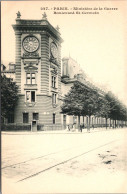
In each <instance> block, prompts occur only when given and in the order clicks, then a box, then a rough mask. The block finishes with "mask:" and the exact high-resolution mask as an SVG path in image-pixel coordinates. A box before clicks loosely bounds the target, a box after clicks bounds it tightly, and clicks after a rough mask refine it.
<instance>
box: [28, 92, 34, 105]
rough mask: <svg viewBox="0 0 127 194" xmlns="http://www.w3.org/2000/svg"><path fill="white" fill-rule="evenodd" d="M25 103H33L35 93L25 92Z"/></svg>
mask: <svg viewBox="0 0 127 194" xmlns="http://www.w3.org/2000/svg"><path fill="white" fill-rule="evenodd" d="M26 102H35V91H26Z"/></svg>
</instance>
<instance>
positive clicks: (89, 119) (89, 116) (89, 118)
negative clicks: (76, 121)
mask: <svg viewBox="0 0 127 194" xmlns="http://www.w3.org/2000/svg"><path fill="white" fill-rule="evenodd" d="M90 121H91V116H89V126H88V129H89V130H90Z"/></svg>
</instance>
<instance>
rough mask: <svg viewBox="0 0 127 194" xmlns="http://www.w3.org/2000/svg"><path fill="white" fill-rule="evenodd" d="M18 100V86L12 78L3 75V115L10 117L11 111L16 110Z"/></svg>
mask: <svg viewBox="0 0 127 194" xmlns="http://www.w3.org/2000/svg"><path fill="white" fill-rule="evenodd" d="M17 100H18V86H17V85H16V83H15V82H12V80H11V78H7V77H6V76H5V75H4V76H1V116H2V117H3V118H8V115H9V113H10V112H12V111H14V108H15V105H16V102H17Z"/></svg>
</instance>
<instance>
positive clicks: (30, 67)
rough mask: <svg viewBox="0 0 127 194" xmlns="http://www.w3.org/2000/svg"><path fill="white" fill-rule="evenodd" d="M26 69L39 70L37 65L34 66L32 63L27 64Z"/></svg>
mask: <svg viewBox="0 0 127 194" xmlns="http://www.w3.org/2000/svg"><path fill="white" fill-rule="evenodd" d="M24 69H25V71H27V72H28V71H37V70H38V68H37V67H35V66H33V65H32V64H30V65H27V66H26V67H24Z"/></svg>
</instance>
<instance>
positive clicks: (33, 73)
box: [2, 12, 103, 130]
mask: <svg viewBox="0 0 127 194" xmlns="http://www.w3.org/2000/svg"><path fill="white" fill-rule="evenodd" d="M12 27H13V29H14V32H15V41H16V55H15V64H14V63H10V64H9V69H8V70H7V69H6V67H4V65H3V66H2V74H6V75H7V77H10V76H12V78H13V79H14V81H16V83H17V85H18V88H19V89H18V94H19V100H18V104H17V106H16V108H15V111H14V121H13V122H14V123H15V124H17V125H21V124H23V125H31V124H32V126H33V129H34V125H36V126H37V125H38V126H39V129H45V130H46V129H52V130H53V129H63V128H66V125H67V124H73V123H74V122H75V123H77V117H75V116H67V115H62V114H61V113H60V112H61V108H60V107H61V104H62V99H63V98H64V95H65V94H67V92H68V91H69V90H70V88H71V86H72V85H73V84H74V82H75V81H79V82H81V83H83V84H85V85H87V86H88V87H95V86H94V85H92V84H91V83H90V82H89V81H88V80H87V77H86V75H85V74H84V72H83V71H82V70H81V68H80V66H79V64H78V63H77V62H76V61H75V60H74V59H72V58H71V57H64V58H63V59H62V64H61V43H62V42H63V39H62V38H61V34H60V32H59V28H58V27H57V28H54V27H53V26H52V25H51V24H50V23H49V22H48V20H47V16H46V14H43V18H42V19H41V20H25V19H21V14H20V12H18V13H17V18H16V24H14V25H12ZM61 67H62V68H61ZM100 93H102V95H103V91H101V90H100ZM81 122H85V123H86V122H88V120H87V118H85V120H84V118H83V119H82V120H81ZM92 122H93V121H92ZM35 130H36V127H35Z"/></svg>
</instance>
